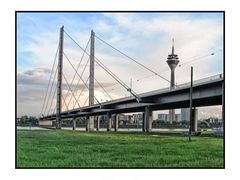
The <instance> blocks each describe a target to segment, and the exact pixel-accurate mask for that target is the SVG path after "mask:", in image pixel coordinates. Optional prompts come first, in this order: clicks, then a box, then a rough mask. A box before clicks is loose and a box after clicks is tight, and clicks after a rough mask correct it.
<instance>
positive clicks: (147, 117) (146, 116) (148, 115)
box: [144, 106, 153, 132]
mask: <svg viewBox="0 0 240 180" xmlns="http://www.w3.org/2000/svg"><path fill="white" fill-rule="evenodd" d="M152 120H153V114H152V107H151V106H146V107H145V114H144V123H145V124H146V125H145V128H146V129H145V131H147V132H150V131H152Z"/></svg>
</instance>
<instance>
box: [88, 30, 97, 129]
mask: <svg viewBox="0 0 240 180" xmlns="http://www.w3.org/2000/svg"><path fill="white" fill-rule="evenodd" d="M94 46H95V33H94V32H93V30H92V31H91V44H90V70H89V71H90V75H89V106H93V105H94V49H95V48H94ZM88 121H89V122H88V125H89V126H88V128H87V131H93V130H94V116H89V118H88Z"/></svg>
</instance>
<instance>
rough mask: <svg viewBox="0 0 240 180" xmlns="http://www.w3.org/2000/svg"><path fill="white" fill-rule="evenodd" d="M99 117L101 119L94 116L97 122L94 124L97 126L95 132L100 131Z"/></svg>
mask: <svg viewBox="0 0 240 180" xmlns="http://www.w3.org/2000/svg"><path fill="white" fill-rule="evenodd" d="M100 117H101V116H96V121H97V123H96V125H97V127H96V130H97V131H99V130H100Z"/></svg>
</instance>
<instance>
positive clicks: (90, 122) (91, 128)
mask: <svg viewBox="0 0 240 180" xmlns="http://www.w3.org/2000/svg"><path fill="white" fill-rule="evenodd" d="M86 123H87V127H86V131H88V132H89V131H94V116H86Z"/></svg>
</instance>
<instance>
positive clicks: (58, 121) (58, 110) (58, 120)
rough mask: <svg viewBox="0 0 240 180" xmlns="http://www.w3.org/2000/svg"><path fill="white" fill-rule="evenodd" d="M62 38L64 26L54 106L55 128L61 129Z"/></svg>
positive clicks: (60, 44) (61, 29) (62, 33)
mask: <svg viewBox="0 0 240 180" xmlns="http://www.w3.org/2000/svg"><path fill="white" fill-rule="evenodd" d="M63 38H64V26H62V27H61V28H60V37H59V53H58V69H57V70H58V73H57V78H58V79H57V108H56V129H61V112H62V70H63Z"/></svg>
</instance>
